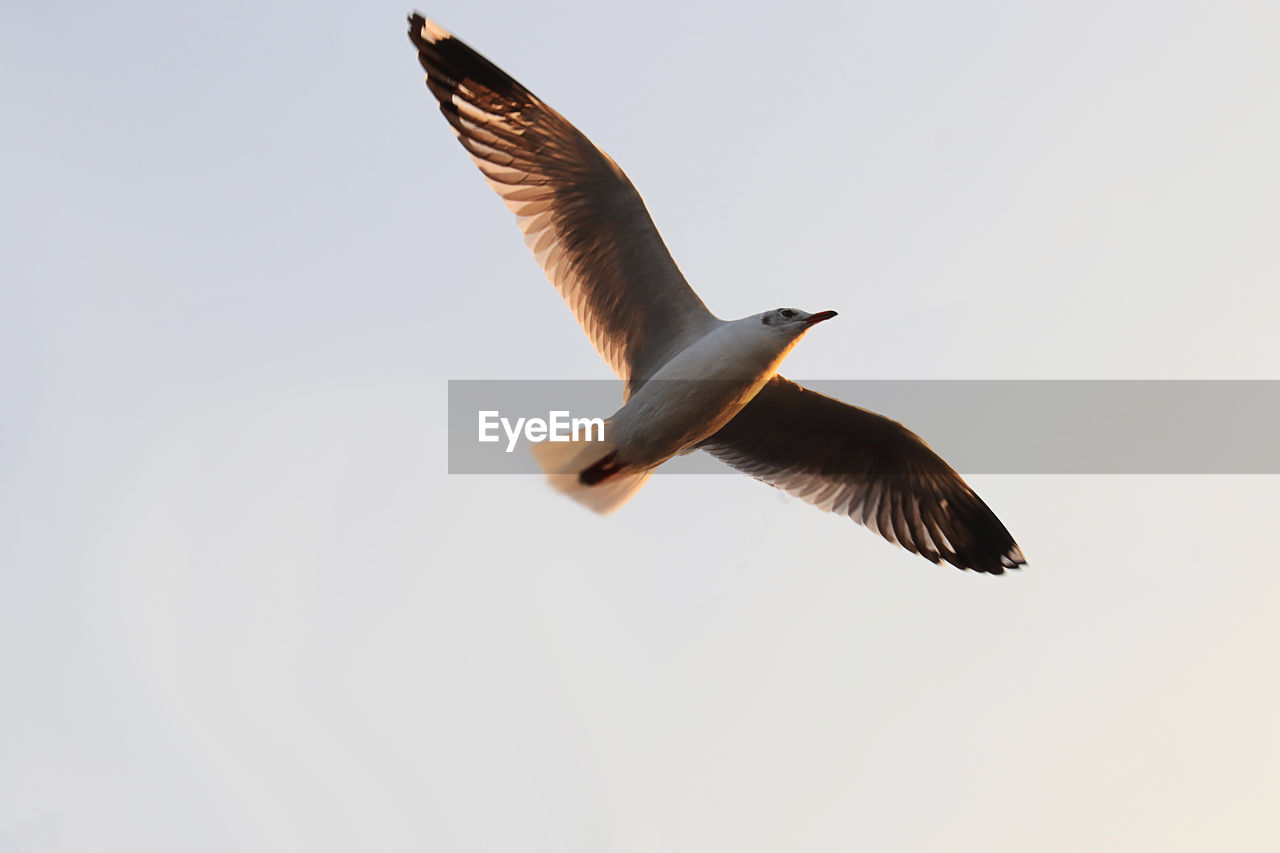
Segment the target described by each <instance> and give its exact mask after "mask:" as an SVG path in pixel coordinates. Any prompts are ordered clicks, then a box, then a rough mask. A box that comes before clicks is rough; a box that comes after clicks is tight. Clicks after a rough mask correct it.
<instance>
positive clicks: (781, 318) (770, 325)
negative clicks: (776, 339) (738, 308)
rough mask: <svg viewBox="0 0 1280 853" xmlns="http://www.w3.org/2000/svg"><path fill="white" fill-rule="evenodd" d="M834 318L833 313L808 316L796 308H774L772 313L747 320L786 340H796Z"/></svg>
mask: <svg viewBox="0 0 1280 853" xmlns="http://www.w3.org/2000/svg"><path fill="white" fill-rule="evenodd" d="M834 316H836V312H834V311H819V312H818V313H817V314H810V313H809V312H808V311H801V310H800V309H798V308H775V309H773V310H772V311H765V312H764V313H763V314H757V315H756V316H755V317H753V318H749V319H753V320H755V321H757V322H758V323H760V324H761V325H763V326H764V327H765V328H767V329H769V330H771V331H773V332H774V333H775V334H778V335H781V336H783V337H786V338H798V337H800V336H801V335H803V334H804V333H805V332H807V331H809V329H810V327H812V326H814V325H816V324H818V323H821V322H822V321H823V320H830V319H831V318H832V317H834Z"/></svg>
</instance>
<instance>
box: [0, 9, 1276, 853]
mask: <svg viewBox="0 0 1280 853" xmlns="http://www.w3.org/2000/svg"><path fill="white" fill-rule="evenodd" d="M409 11H410V7H408V6H402V5H395V4H388V3H385V2H375V3H361V4H355V5H352V4H340V3H309V4H301V3H287V2H271V0H267V2H263V3H256V4H245V5H242V6H234V7H220V8H214V7H209V6H192V5H181V4H179V5H175V4H168V3H157V2H126V3H113V4H110V6H109V7H107V6H102V5H101V4H89V3H81V2H72V3H69V4H59V5H50V4H36V3H25V4H20V5H19V6H17V7H15V8H13V9H10V10H8V12H7V17H6V24H5V27H4V28H3V30H2V31H0V72H2V79H3V82H2V83H0V87H2V89H3V94H4V99H3V103H4V105H5V120H4V121H3V122H0V163H3V166H0V194H2V195H3V198H4V204H3V205H0V233H3V234H4V246H5V248H4V251H3V252H2V253H0V282H3V283H2V284H0V287H2V288H3V290H2V295H3V307H2V310H0V383H2V386H3V389H4V392H5V398H6V400H7V401H8V405H7V408H6V413H7V417H5V418H4V420H3V424H2V426H0V470H3V472H4V476H3V478H2V479H0V679H2V683H3V684H4V685H5V691H4V693H5V697H6V698H5V699H4V700H3V702H0V851H5V853H9V851H22V853H30V851H39V853H46V851H87V853H109V852H110V851H122V852H123V851H129V853H138V851H156V853H160V851H171V850H184V851H192V852H193V853H196V852H197V851H228V850H235V851H259V850H261V851H281V850H308V851H330V850H332V851H339V850H342V851H346V850H387V851H398V850H431V851H463V852H464V853H471V851H494V853H499V852H501V853H509V851H513V850H519V851H522V853H535V852H536V853H540V851H548V852H549V851H619V853H623V852H624V851H625V853H646V852H647V851H664V853H670V852H671V851H678V852H679V853H683V852H684V851H689V853H692V852H693V851H699V853H705V851H712V850H733V851H737V853H756V851H759V853H765V851H777V850H795V851H822V853H828V851H839V850H854V849H859V850H873V851H891V852H892V853H898V852H899V851H901V852H902V853H906V851H938V850H947V851H953V850H957V851H965V850H982V851H990V852H991V853H1004V851H1008V853H1013V851H1017V852H1018V853H1022V851H1026V850H1036V851H1063V853H1066V851H1071V852H1072V853H1075V851H1080V850H1091V851H1132V850H1162V851H1202V850H1207V849H1220V850H1233V851H1253V850H1257V851H1264V850H1267V851H1269V850H1275V849H1277V848H1278V847H1280V829H1278V828H1277V823H1276V820H1275V805H1276V803H1277V802H1280V722H1278V721H1280V675H1278V671H1277V660H1280V628H1277V624H1276V621H1275V614H1276V613H1277V612H1280V577H1278V576H1277V573H1276V571H1275V546H1274V541H1273V540H1274V535H1273V534H1274V530H1275V525H1276V518H1277V513H1278V512H1280V482H1278V481H1277V478H1275V477H1262V476H1258V477H1175V476H1165V477H1120V476H1091V477H1084V476H1082V477H1049V476H982V475H974V476H972V477H970V482H971V483H972V484H973V485H974V486H975V487H976V488H977V489H978V490H979V492H980V493H981V494H982V495H983V496H984V497H985V498H986V500H987V502H988V503H989V504H991V506H992V507H993V508H994V509H995V510H996V512H997V513H998V514H999V515H1000V517H1001V518H1002V520H1003V521H1004V522H1005V524H1006V525H1007V526H1008V527H1009V528H1010V530H1011V531H1012V532H1013V533H1014V535H1015V536H1016V538H1017V539H1018V542H1019V543H1020V545H1021V546H1022V548H1023V550H1024V551H1025V552H1026V554H1027V557H1028V558H1029V560H1030V565H1029V566H1028V567H1027V568H1026V570H1025V571H1022V572H1017V573H1012V574H1011V575H1009V576H1006V577H1003V578H990V577H982V576H977V575H974V574H972V573H964V572H959V571H956V570H954V569H951V568H946V567H937V566H931V565H930V564H928V563H927V562H925V561H923V560H921V559H920V558H919V557H915V556H912V555H910V554H907V553H905V552H900V551H898V550H896V549H894V548H892V547H890V546H888V545H887V544H886V543H884V542H883V541H881V540H880V539H879V538H878V537H876V536H873V535H872V534H870V533H868V532H867V531H865V530H862V529H860V528H858V527H857V526H856V525H854V524H853V523H851V522H850V521H848V520H847V519H841V518H837V517H835V516H830V515H824V514H822V513H819V512H817V511H816V510H814V509H813V508H811V507H809V506H807V505H805V504H803V503H802V502H800V501H795V500H789V499H786V498H785V497H783V496H780V494H779V493H777V492H775V491H774V490H771V489H769V488H767V487H766V486H763V485H761V484H759V483H756V482H753V481H751V480H749V479H746V478H744V477H732V476H724V477H665V478H655V479H654V480H653V481H652V482H651V483H650V484H649V485H647V486H646V487H645V489H644V491H642V492H641V493H640V494H639V496H638V497H637V498H636V499H635V500H634V501H633V502H632V503H631V504H629V505H628V506H627V507H625V508H624V509H623V510H622V511H621V512H619V513H618V514H617V515H615V516H612V517H609V518H604V519H602V518H597V517H594V516H592V515H591V514H590V513H587V512H586V511H584V510H583V509H582V508H581V507H579V506H577V505H575V504H573V503H572V502H570V501H567V500H565V499H563V498H561V497H559V496H557V495H555V494H553V493H552V492H551V491H550V490H549V489H548V488H547V487H546V485H545V484H544V483H543V482H542V481H541V479H540V478H538V477H534V476H525V477H519V476H511V477H482V476H477V477H459V476H453V477H451V476H448V475H447V474H446V473H445V465H446V462H445V459H446V456H445V431H444V427H445V411H444V405H445V393H446V382H447V380H449V379H468V378H493V379H499V378H538V379H547V378H604V377H607V376H609V375H610V374H609V372H608V369H607V367H606V366H605V365H604V364H603V363H602V362H601V361H600V360H599V358H598V357H597V356H596V355H595V353H594V352H593V350H592V349H591V346H590V344H589V343H588V342H587V340H586V338H585V336H584V335H582V334H581V332H580V331H579V330H578V329H577V326H576V324H575V323H574V321H573V319H572V316H571V314H570V313H569V311H568V310H567V309H566V308H565V306H564V305H563V303H562V302H561V301H560V299H559V298H558V297H557V296H556V294H555V292H554V291H553V290H552V288H551V287H550V285H548V284H547V283H546V281H545V280H544V278H543V276H542V273H541V272H540V271H539V270H538V269H537V267H536V266H535V264H534V262H533V260H532V259H531V257H530V256H529V254H528V252H527V250H526V249H525V247H524V246H523V244H522V241H521V240H520V235H519V232H518V230H517V228H516V226H515V224H514V223H513V222H512V221H511V219H512V218H511V216H510V214H509V213H508V211H507V210H506V208H505V207H504V206H503V205H502V204H501V202H500V201H499V200H498V199H497V198H496V197H495V196H494V195H493V193H491V192H490V191H489V190H488V189H487V187H486V186H485V184H484V182H483V180H482V179H481V178H480V176H479V174H478V173H477V171H476V170H475V169H474V167H473V166H471V164H470V163H469V162H468V160H467V158H466V157H465V155H464V152H463V151H462V150H461V148H460V147H459V146H458V145H457V143H456V142H455V141H454V139H453V136H452V134H451V133H450V132H449V131H448V128H447V126H446V124H445V122H444V121H443V119H442V118H441V117H440V116H439V114H438V112H437V111H436V108H435V105H434V103H433V101H432V99H431V97H430V95H429V93H428V92H427V90H426V88H425V86H424V85H423V83H422V75H421V72H420V70H419V68H418V65H417V62H416V58H415V56H414V52H413V50H412V48H411V46H410V44H409V42H408V40H407V39H406V37H405V29H406V25H405V15H406V14H407V13H408V12H409ZM422 11H423V12H425V13H426V14H428V15H429V16H431V17H434V18H436V19H437V20H439V21H440V22H441V23H442V24H444V25H445V26H446V27H448V28H450V29H451V30H453V31H454V32H455V33H457V34H458V35H459V36H460V37H461V38H463V39H464V40H466V41H468V42H469V43H470V44H472V45H473V46H474V47H476V48H477V49H478V50H480V51H481V52H482V53H484V54H486V55H487V56H488V57H490V58H491V59H493V60H494V61H495V62H497V63H498V64H499V65H501V66H502V67H504V68H505V69H506V70H507V71H509V72H510V73H512V74H513V75H514V76H515V77H517V79H520V80H521V81H522V82H524V83H525V84H526V85H528V86H529V87H530V88H531V89H532V90H533V91H534V92H536V93H537V94H539V95H540V96H541V97H542V98H543V99H545V100H546V101H548V102H549V103H550V104H551V105H552V106H554V107H556V108H557V109H558V110H560V111H561V112H562V113H564V114H565V115H566V116H568V117H569V118H570V119H571V120H573V121H574V122H575V123H577V125H578V126H579V127H580V128H581V129H582V130H583V131H584V132H586V133H587V134H588V135H589V136H590V137H591V138H592V139H593V140H594V141H595V142H596V143H598V144H599V145H600V146H601V147H603V148H604V149H605V150H606V151H608V152H609V153H610V154H611V155H612V156H613V157H614V159H615V160H617V161H618V163H619V164H620V165H621V166H622V167H623V168H624V169H625V170H626V171H627V172H628V174H629V175H630V176H631V178H632V180H633V181H634V183H635V184H636V186H637V187H638V188H639V190H640V192H641V193H642V194H643V195H644V197H645V199H646V201H647V202H648V204H649V207H650V210H651V212H652V213H653V215H654V219H655V221H656V222H657V224H658V227H659V229H660V230H661V231H662V233H663V235H664V237H665V238H666V240H667V243H668V245H669V246H670V248H671V250H672V253H673V255H674V256H675V258H676V260H677V262H678V263H679V264H680V265H681V267H682V269H683V270H684V272H685V275H686V276H687V278H688V279H689V280H690V282H691V283H692V284H693V286H694V287H695V289H697V290H698V292H699V293H700V294H701V296H702V297H703V299H704V300H705V301H706V302H707V304H708V305H709V306H710V307H711V309H712V310H713V311H715V312H716V313H718V314H719V315H720V316H724V317H737V316H743V315H746V314H751V313H755V312H757V311H761V310H765V309H767V308H773V307H777V306H779V305H794V306H797V307H801V308H806V309H808V310H820V309H827V308H833V309H836V310H838V311H840V317H839V318H837V319H836V320H833V321H831V322H830V323H827V324H824V326H823V327H822V328H821V329H818V330H815V332H814V333H812V334H810V335H809V336H808V337H807V338H806V340H805V341H804V342H803V343H802V345H801V346H800V347H799V348H797V350H796V351H795V352H794V353H793V354H792V355H791V356H790V357H789V359H788V363H787V367H786V372H787V373H788V374H789V375H792V376H796V377H818V378H833V379H845V378H848V379H855V378H974V379H1001V378H1023V379H1036V378H1046V379H1048V378H1090V379H1108V378H1114V379H1119V378H1123V379H1132V378H1161V379H1177V378H1257V379H1276V378H1280V377H1278V376H1277V373H1278V371H1277V365H1278V364H1280V342H1278V341H1277V336H1276V334H1275V328H1276V325H1277V323H1278V322H1280V294H1278V292H1277V288H1276V282H1277V281H1280V243H1278V242H1277V239H1276V235H1277V234H1278V233H1280V165H1278V162H1277V160H1276V152H1277V151H1280V55H1278V54H1277V52H1276V50H1275V43H1276V34H1277V32H1280V7H1277V6H1276V5H1275V4H1274V3H1267V2H1240V1H1239V0H1229V1H1228V2H1219V3H1207V2H1203V3H1190V2H1182V3H1172V4H1170V3H1155V2H1135V0H1118V2H1106V3H1085V4H1071V5H1063V4H1061V3H1024V4H1014V5H1012V6H1011V5H1010V4H1007V3H996V2H989V0H988V2H974V3H967V4H954V3H919V2H905V3H904V2H894V3H877V4H866V3H853V4H850V3H833V2H815V3H797V4H790V5H789V6H788V7H787V8H786V9H785V10H784V9H783V8H781V7H779V8H777V9H771V10H769V11H768V12H755V11H752V10H751V9H750V8H749V7H746V6H743V5H742V4H740V3H728V2H718V3H698V2H689V0H682V1H681V2H678V3H674V2H664V0H659V2H651V3H644V4H630V5H613V6H600V5H598V4H591V3H584V2H580V0H574V1H573V2H569V1H568V0H566V2H548V3H516V2H511V0H502V2H493V3H484V4H476V3H460V2H445V3H442V4H441V5H439V6H436V7H427V8H424V9H423V10H422ZM851 402H857V401H851ZM890 414H891V413H890ZM1207 416H1212V413H1207ZM991 417H992V418H993V419H1002V420H1005V419H1009V418H1014V419H1016V418H1017V417H1018V413H1017V412H992V413H991ZM926 437H927V436H926ZM938 449H939V450H942V451H943V452H944V454H945V448H938Z"/></svg>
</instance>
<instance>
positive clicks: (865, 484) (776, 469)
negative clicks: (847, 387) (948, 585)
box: [702, 376, 1026, 575]
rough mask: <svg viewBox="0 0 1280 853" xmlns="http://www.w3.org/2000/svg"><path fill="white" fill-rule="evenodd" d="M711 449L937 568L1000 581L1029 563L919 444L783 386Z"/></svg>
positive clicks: (903, 432) (861, 414) (851, 410)
mask: <svg viewBox="0 0 1280 853" xmlns="http://www.w3.org/2000/svg"><path fill="white" fill-rule="evenodd" d="M702 449H704V450H706V451H707V452H708V453H710V454H711V455H713V456H715V457H716V458H717V459H719V460H721V461H722V462H725V463H727V464H729V465H731V466H733V467H734V468H737V469H738V470H740V471H743V472H745V473H747V474H750V475H751V476H753V477H755V478H757V479H760V480H763V481H764V482H766V483H769V484H770V485H773V486H776V487H778V488H780V489H783V490H784V491H786V492H788V493H790V494H792V495H795V496H796V497H798V498H801V499H803V500H805V501H807V502H808V503H811V504H813V505H814V506H817V507H819V508H821V509H824V510H828V511H831V512H836V513H840V514H841V515H847V516H849V517H850V518H852V519H853V520H854V521H856V522H858V523H860V524H864V525H866V526H867V527H869V528H871V529H872V530H874V531H876V532H877V533H879V534H880V535H881V536H883V537H884V538H885V539H888V540H889V541H890V542H892V543H894V544H897V545H901V546H902V547H903V548H906V549H907V550H908V551H911V552H913V553H916V554H920V555H921V556H923V557H925V558H927V559H929V560H931V561H933V562H935V563H937V562H941V561H943V560H945V561H946V562H948V563H950V564H951V565H953V566H957V567H959V568H961V569H973V570H974V571H978V572H990V573H991V574H997V575H998V574H1000V573H1002V572H1003V571H1004V570H1005V569H1010V568H1017V567H1018V566H1021V565H1023V564H1024V563H1025V562H1026V560H1025V558H1024V557H1023V556H1022V551H1021V550H1020V549H1019V548H1018V546H1017V544H1016V543H1015V542H1014V541H1013V537H1012V536H1011V535H1010V534H1009V531H1008V530H1006V529H1005V526H1004V525H1003V524H1001V523H1000V519H998V518H996V515H995V513H993V512H992V511H991V510H990V508H988V507H987V505H986V504H985V503H983V501H982V499H981V498H980V497H978V495H977V494H976V493H975V492H974V491H973V489H971V488H969V485H968V484H967V483H965V481H964V480H963V479H961V477H960V475H959V474H957V473H956V472H955V471H954V470H952V468H951V466H949V465H947V463H946V462H943V461H942V459H941V458H940V457H939V456H938V455H937V454H936V453H934V452H933V451H932V450H930V449H929V446H928V445H926V444H925V443H924V442H923V441H922V440H921V439H920V438H919V436H917V435H916V434H915V433H913V432H911V431H910V430H908V429H907V428H906V427H904V426H902V425H901V424H899V423H897V422H896V421H891V420H889V419H888V418H885V417H881V416H880V415H877V414H875V413H874V412H868V411H867V410H865V409H859V408H856V407H854V406H850V405H847V404H846V403H842V402H840V401H839V400H836V399H834V398H832V397H828V396H826V395H825V394H819V393H817V392H816V391H810V390H808V389H807V388H804V387H802V386H800V385H797V384H796V383H795V382H792V381H790V380H788V379H784V378H783V377H781V376H777V377H775V378H774V379H773V380H772V381H770V382H769V384H768V385H766V386H765V387H764V388H763V389H762V390H761V391H760V393H759V394H758V395H756V397H755V399H753V400H752V401H751V402H750V403H748V404H747V406H746V407H745V408H744V409H743V410H742V411H741V412H739V413H738V414H737V416H736V417H734V419H733V420H732V421H730V422H729V423H728V424H726V425H725V426H724V427H723V428H721V429H720V431H719V432H717V433H716V434H715V435H713V436H712V437H711V438H709V439H707V440H706V441H705V442H704V443H703V444H702Z"/></svg>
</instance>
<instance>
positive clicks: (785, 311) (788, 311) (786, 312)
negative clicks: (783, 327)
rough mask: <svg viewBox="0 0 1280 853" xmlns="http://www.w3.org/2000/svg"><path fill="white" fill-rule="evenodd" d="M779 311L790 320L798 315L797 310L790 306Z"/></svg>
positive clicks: (785, 318)
mask: <svg viewBox="0 0 1280 853" xmlns="http://www.w3.org/2000/svg"><path fill="white" fill-rule="evenodd" d="M778 313H779V314H781V315H782V318H783V319H784V320H790V319H791V318H792V317H794V316H796V312H794V311H792V310H791V309H790V308H783V309H782V310H781V311H779V312H778Z"/></svg>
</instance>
